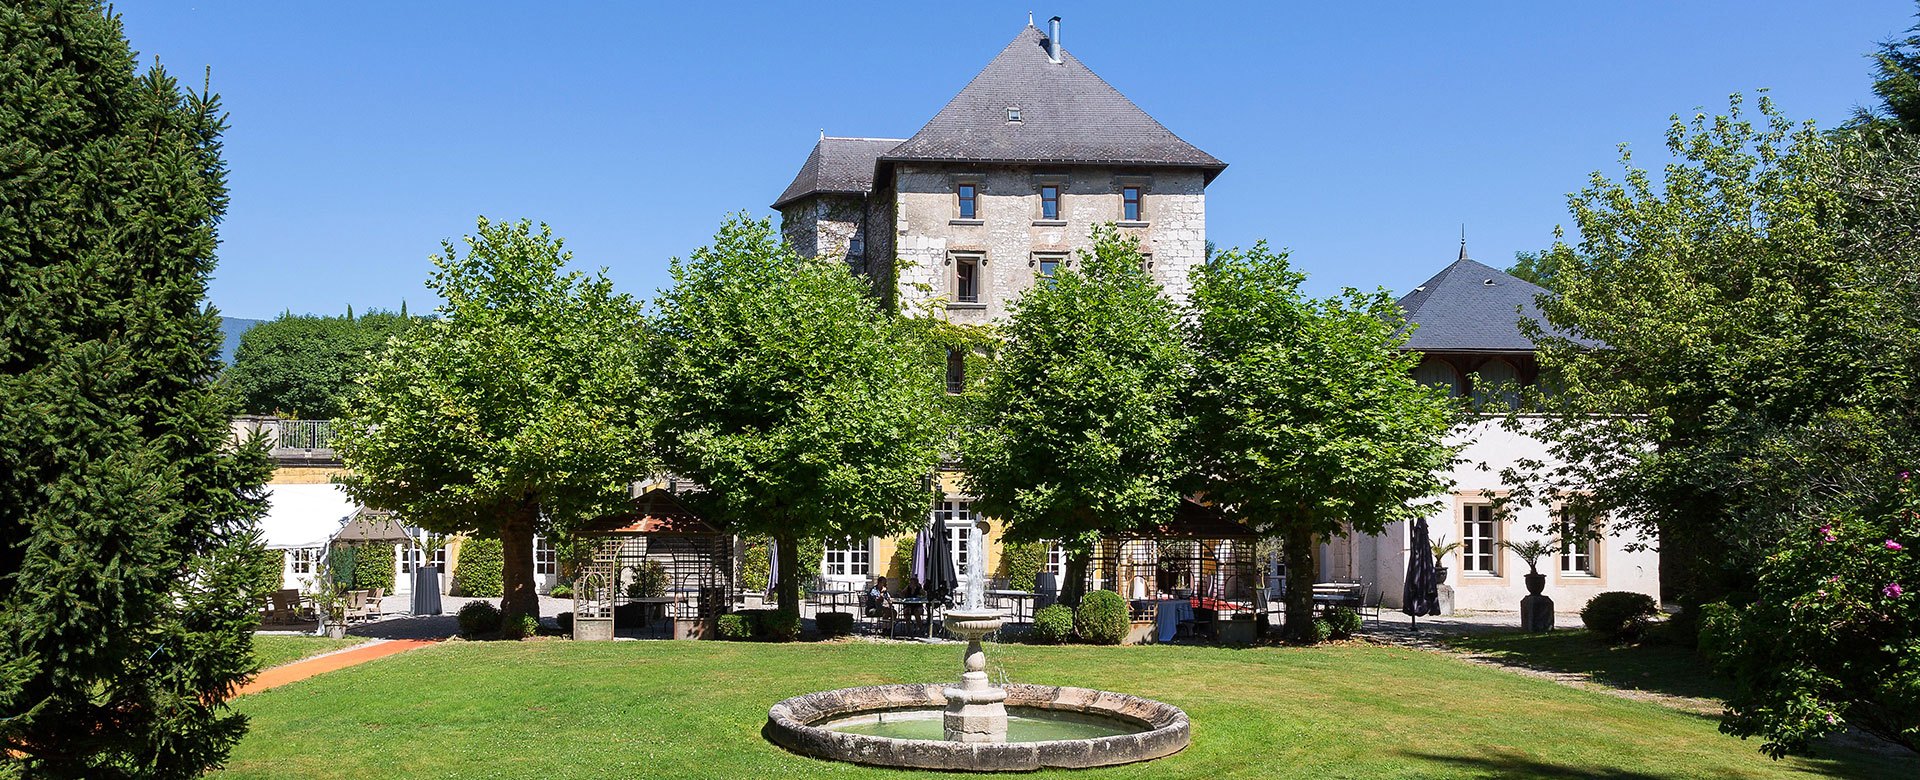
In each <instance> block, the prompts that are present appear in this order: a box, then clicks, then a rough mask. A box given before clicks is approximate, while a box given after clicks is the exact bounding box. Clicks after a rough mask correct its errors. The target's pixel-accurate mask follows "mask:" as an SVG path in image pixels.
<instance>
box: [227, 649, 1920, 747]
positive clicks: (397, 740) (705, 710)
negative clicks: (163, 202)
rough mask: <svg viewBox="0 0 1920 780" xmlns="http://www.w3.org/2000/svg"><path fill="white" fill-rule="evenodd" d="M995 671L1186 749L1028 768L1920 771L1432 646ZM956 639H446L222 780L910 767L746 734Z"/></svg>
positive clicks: (1191, 655)
mask: <svg viewBox="0 0 1920 780" xmlns="http://www.w3.org/2000/svg"><path fill="white" fill-rule="evenodd" d="M988 657H989V659H990V663H991V664H992V668H991V670H990V671H991V673H992V674H993V675H994V677H995V679H1000V677H1001V675H1002V673H1003V672H1004V674H1005V676H1006V677H1007V678H1009V679H1013V680H1018V681H1025V682H1035V683H1049V684H1062V685H1081V686H1090V687H1098V688H1105V689H1109V690H1117V691H1125V692H1131V693H1138V694H1141V695H1144V696H1149V697H1152V698H1156V699H1160V700H1162V701H1166V702H1170V703H1173V704H1175V705H1178V706H1180V707H1183V708H1185V709H1186V710H1187V713H1188V714H1189V715H1190V716H1191V717H1192V719H1193V724H1194V726H1193V745H1192V747H1189V748H1188V749H1187V750H1186V751H1184V752H1182V753H1180V754H1178V755H1175V756H1172V757H1169V758H1166V759H1162V760H1159V761H1155V762H1152V763H1149V764H1143V765H1137V766H1132V767H1120V768H1113V769H1106V770H1091V771H1086V772H1076V773H1051V774H1047V775H1046V776H1059V777H1066V776H1069V775H1071V776H1073V777H1085V778H1102V777H1111V778H1121V777H1127V778H1131V777H1205V778H1219V777H1258V778H1362V777H1364V778H1376V777H1389V778H1485V777H1566V778H1667V777H1671V778H1769V777H1798V776H1808V775H1824V776H1843V777H1889V778H1892V777H1901V778H1912V777H1915V776H1920V765H1916V763H1914V762H1911V761H1907V762H1904V763H1902V762H1901V760H1899V759H1895V758H1889V757H1886V756H1877V755H1844V756H1827V757H1824V758H1819V759H1813V760H1795V761H1787V762H1773V761H1769V760H1768V759H1766V758H1765V757H1763V756H1761V755H1760V754H1759V753H1758V752H1757V751H1756V750H1755V747H1756V746H1755V745H1754V744H1753V743H1749V742H1741V741H1739V740H1736V739H1733V738H1731V737H1726V736H1723V735H1721V734H1719V733H1718V732H1716V731H1715V730H1714V727H1715V722H1714V720H1713V719H1711V718H1706V717H1701V716H1698V715H1692V714H1688V713H1685V712H1681V711H1677V710H1673V709H1669V708H1664V707H1660V706H1658V705H1654V704H1648V703H1644V702H1636V701H1629V700H1626V699H1621V698H1618V697H1614V696H1608V695H1605V694H1601V693H1594V692H1589V691H1582V690H1577V689H1573V688H1568V687H1566V686H1562V685H1557V684H1554V683H1551V682H1547V681H1542V680H1536V679H1532V678H1527V677H1523V676H1520V675H1516V674H1513V673H1511V672H1507V671H1503V670H1500V669H1495V668H1489V667H1483V666H1477V665H1473V664H1469V663H1466V662H1465V661H1462V660H1460V659H1457V658H1453V657H1450V656H1447V655H1444V654H1440V653H1428V652H1421V651H1416V650H1405V649H1399V648H1386V647H1375V646H1369V645H1360V644H1349V645H1341V646H1332V647H1322V648H1315V649H1291V648H1254V649H1242V650H1233V649H1219V648H1205V647H1180V646H1166V647H1113V648H1092V647H1034V646H1019V645H1016V646H999V645H996V646H992V647H990V648H989V650H988ZM959 662H960V649H959V648H958V647H956V646H928V645H878V644H860V643H845V644H797V645H765V644H734V643H723V642H659V641H656V642H618V643H587V642H565V641H534V642H521V643H506V642H499V643H470V642H452V643H447V644H443V645H438V646H435V647H430V648H425V649H421V650H416V651H413V652H409V653H404V654H401V655H398V656H394V657H391V658H385V659H380V660H377V661H372V662H369V663H366V664H363V665H360V666H356V667H352V668H348V669H343V670H340V671H338V672H333V673H329V674H326V675H322V676H320V677H315V678H312V679H308V680H303V681H300V682H296V683H292V684H289V685H286V686H284V687H280V688H276V689H273V690H269V691H265V692H262V693H259V694H257V695H253V696H249V697H247V698H245V699H243V700H241V701H239V702H238V703H237V706H238V707H239V709H240V710H241V711H242V712H244V713H246V714H247V715H249V716H250V717H251V718H252V724H251V727H252V731H251V732H250V733H249V735H248V736H247V738H246V739H245V740H244V741H243V742H242V743H241V744H240V746H239V748H238V749H237V750H236V751H235V752H234V754H233V757H232V760H231V762H230V768H229V769H228V771H227V772H226V775H227V776H229V777H234V778H320V777H419V778H444V777H539V778H596V777H607V778H616V777H617V778H628V777H692V778H709V777H710V778H774V777H780V778H789V777H875V778H900V777H906V776H909V775H906V774H903V773H900V772H898V771H894V770H878V769H868V768H863V767H857V766H853V765H848V764H837V763H829V762H823V761H817V760H814V759H808V758H801V757H798V756H795V755H792V754H790V753H787V752H786V751H784V750H781V749H780V748H778V747H775V746H773V745H771V744H769V743H768V742H767V741H766V740H765V739H763V738H762V737H761V735H760V728H761V726H762V724H764V723H765V720H766V712H767V707H769V706H770V705H772V704H773V703H774V702H776V701H778V700H780V699H783V698H786V697H788V696H793V695H796V694H801V693H806V692H810V691H816V690H822V689H826V688H837V687H843V686H850V685H864V684H874V683H885V682H908V681H928V680H950V679H953V678H954V677H956V676H957V672H958V667H959Z"/></svg>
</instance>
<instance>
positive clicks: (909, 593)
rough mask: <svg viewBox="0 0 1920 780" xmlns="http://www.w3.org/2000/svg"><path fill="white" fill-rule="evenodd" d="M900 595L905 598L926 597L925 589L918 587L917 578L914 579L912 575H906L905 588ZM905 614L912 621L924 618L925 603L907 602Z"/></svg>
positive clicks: (925, 612) (925, 613) (925, 614)
mask: <svg viewBox="0 0 1920 780" xmlns="http://www.w3.org/2000/svg"><path fill="white" fill-rule="evenodd" d="M900 597H901V598H907V599H924V598H926V597H927V589H926V588H922V587H920V581H919V580H916V579H914V578H912V577H908V578H907V589H906V590H905V591H903V592H902V593H901V594H900ZM906 616H907V619H908V620H914V621H922V620H926V617H927V605H925V604H908V605H907V612H906Z"/></svg>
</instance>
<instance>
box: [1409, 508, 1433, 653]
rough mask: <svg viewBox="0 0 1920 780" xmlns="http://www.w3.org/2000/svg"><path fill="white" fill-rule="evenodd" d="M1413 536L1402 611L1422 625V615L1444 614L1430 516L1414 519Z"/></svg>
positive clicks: (1410, 542)
mask: <svg viewBox="0 0 1920 780" xmlns="http://www.w3.org/2000/svg"><path fill="white" fill-rule="evenodd" d="M1412 537H1413V538H1412V539H1409V540H1408V542H1407V544H1408V545H1409V548H1408V550H1407V581H1406V584H1405V585H1404V586H1403V587H1402V588H1401V591H1400V611H1401V612H1405V613H1406V614H1407V617H1409V618H1412V619H1413V625H1414V627H1416V628H1418V627H1419V625H1420V616H1421V615H1438V614H1440V583H1439V582H1438V581H1437V580H1438V578H1437V577H1435V576H1434V571H1433V539H1432V538H1431V537H1430V536H1429V535H1428V531H1427V520H1426V518H1424V517H1423V518H1420V519H1419V520H1415V521H1414V522H1413V534H1412Z"/></svg>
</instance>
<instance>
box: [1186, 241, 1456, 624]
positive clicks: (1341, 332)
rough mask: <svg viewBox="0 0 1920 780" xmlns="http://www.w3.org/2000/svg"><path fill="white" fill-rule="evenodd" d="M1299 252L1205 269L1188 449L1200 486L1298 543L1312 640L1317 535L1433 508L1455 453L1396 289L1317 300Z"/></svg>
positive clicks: (1223, 259) (1294, 597) (1441, 403)
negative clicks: (1296, 257) (1293, 261)
mask: <svg viewBox="0 0 1920 780" xmlns="http://www.w3.org/2000/svg"><path fill="white" fill-rule="evenodd" d="M1305 279H1306V277H1305V275H1304V274H1301V273H1299V272H1298V271H1295V270H1293V269H1292V267H1290V266H1289V265H1288V263H1287V258H1286V255H1284V254H1276V253H1274V252H1271V251H1269V250H1268V248H1267V245H1266V244H1265V242H1262V243H1259V244H1255V245H1254V247H1253V249H1251V250H1247V251H1242V250H1239V249H1232V250H1227V251H1225V252H1222V253H1220V254H1219V255H1217V256H1215V258H1214V260H1213V262H1212V263H1211V264H1209V265H1207V266H1205V267H1203V268H1200V269H1198V270H1196V271H1195V273H1194V285H1193V301H1192V306H1193V314H1192V316H1191V317H1189V318H1188V319H1187V322H1188V334H1189V340H1190V341H1191V343H1192V344H1193V346H1194V351H1195V353H1196V355H1197V364H1196V365H1197V368H1196V370H1195V372H1194V379H1193V382H1192V385H1191V387H1192V390H1191V392H1190V393H1189V395H1188V402H1187V408H1188V410H1189V411H1190V413H1191V414H1192V416H1193V423H1192V437H1191V440H1190V442H1189V443H1188V445H1187V446H1186V447H1185V450H1186V451H1189V452H1192V453H1194V455H1195V457H1196V459H1197V464H1196V466H1197V468H1196V470H1195V473H1197V474H1199V475H1202V478H1201V479H1200V484H1199V485H1198V487H1199V489H1200V492H1203V493H1205V494H1206V496H1207V497H1208V498H1209V499H1210V500H1211V501H1213V502H1214V503H1215V504H1216V505H1217V506H1219V507H1221V508H1222V510H1223V511H1225V512H1226V513H1227V515H1228V516H1229V517H1233V518H1235V519H1238V520H1241V521H1242V522H1245V523H1246V524H1248V525H1249V526H1251V527H1252V528H1254V529H1256V530H1259V531H1260V532H1262V533H1264V534H1269V535H1273V536H1276V537H1278V538H1280V539H1281V540H1282V541H1283V543H1284V544H1285V547H1286V552H1287V559H1288V563H1289V572H1290V574H1291V575H1292V577H1293V579H1292V580H1291V581H1290V582H1289V586H1288V592H1289V598H1288V601H1287V625H1288V626H1289V631H1290V632H1292V633H1294V634H1295V636H1294V639H1296V640H1302V641H1304V640H1305V639H1307V637H1305V636H1303V635H1302V633H1303V632H1305V631H1306V630H1307V629H1306V627H1307V626H1308V625H1309V621H1308V619H1309V615H1310V613H1311V611H1312V607H1313V605H1312V601H1311V599H1312V588H1311V586H1312V576H1313V575H1312V572H1313V571H1314V570H1315V568H1316V567H1315V566H1314V564H1313V556H1314V547H1315V545H1316V537H1317V538H1325V537H1330V536H1335V535H1343V534H1347V533H1351V532H1356V531H1357V532H1359V533H1363V534H1378V533H1381V532H1382V531H1384V530H1385V528H1386V525H1387V524H1388V523H1391V522H1394V521H1397V520H1404V519H1411V518H1413V517H1416V516H1419V515H1424V514H1427V513H1429V512H1431V511H1432V510H1433V508H1434V507H1435V504H1434V502H1432V501H1431V500H1429V499H1430V498H1431V497H1432V496H1434V495H1435V494H1437V493H1439V492H1440V491H1442V490H1444V489H1445V488H1446V483H1445V482H1443V481H1442V477H1441V475H1442V474H1444V473H1445V471H1446V467H1447V465H1448V464H1449V462H1450V461H1451V459H1452V457H1453V452H1454V451H1453V449H1452V448H1450V447H1448V446H1447V445H1446V443H1445V437H1446V434H1447V432H1448V430H1449V429H1450V428H1451V426H1452V423H1453V420H1454V413H1453V411H1454V410H1453V406H1452V404H1451V402H1450V401H1449V400H1448V399H1447V398H1446V394H1445V391H1443V390H1440V389H1437V388H1431V387H1425V386H1422V385H1421V384H1419V383H1418V382H1416V381H1415V380H1414V379H1413V376H1412V372H1413V367H1414V366H1415V365H1416V364H1417V363H1418V361H1419V356H1418V355H1416V354H1413V353H1405V352H1401V351H1400V347H1401V345H1403V344H1405V343H1406V339H1407V336H1408V333H1407V332H1406V330H1405V328H1404V325H1405V319H1404V318H1403V316H1402V313H1401V310H1400V307H1399V306H1398V305H1397V304H1396V303H1395V302H1394V300H1393V298H1392V297H1391V296H1390V295H1388V294H1387V293H1386V291H1384V290H1378V291H1374V292H1371V293H1362V292H1359V291H1357V290H1351V289H1349V290H1346V291H1345V292H1343V293H1341V294H1340V295H1338V296H1335V297H1331V298H1325V299H1311V298H1308V297H1306V296H1305V295H1304V294H1302V292H1301V290H1300V285H1301V283H1302V282H1304V281H1305Z"/></svg>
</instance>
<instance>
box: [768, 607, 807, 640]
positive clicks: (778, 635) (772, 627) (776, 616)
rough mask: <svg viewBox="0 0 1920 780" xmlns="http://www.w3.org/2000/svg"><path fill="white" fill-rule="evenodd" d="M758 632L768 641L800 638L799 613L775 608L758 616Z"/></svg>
mask: <svg viewBox="0 0 1920 780" xmlns="http://www.w3.org/2000/svg"><path fill="white" fill-rule="evenodd" d="M758 628H759V633H760V635H761V636H763V637H765V638H766V640H767V641H769V642H791V641H793V640H795V639H799V638H800V613H799V612H798V611H796V610H791V609H775V610H769V611H767V612H764V613H761V615H760V616H759V626H758Z"/></svg>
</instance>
